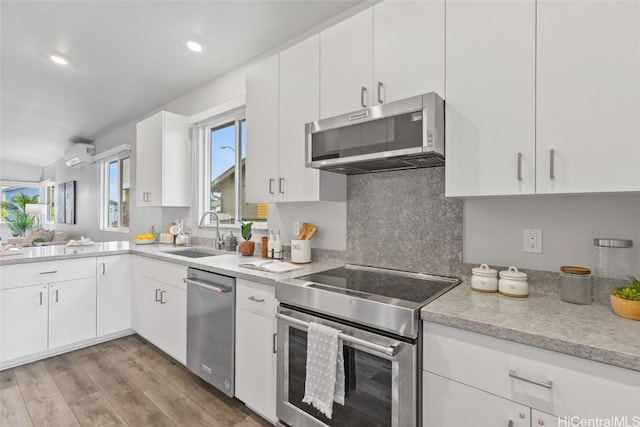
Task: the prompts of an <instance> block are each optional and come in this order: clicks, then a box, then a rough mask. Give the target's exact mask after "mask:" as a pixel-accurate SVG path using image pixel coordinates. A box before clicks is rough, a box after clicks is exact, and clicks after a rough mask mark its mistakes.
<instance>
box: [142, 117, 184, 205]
mask: <svg viewBox="0 0 640 427" xmlns="http://www.w3.org/2000/svg"><path fill="white" fill-rule="evenodd" d="M162 114H163V122H162V128H161V132H162V134H161V138H162V163H161V164H160V168H161V174H162V179H161V180H160V181H159V182H161V183H162V185H161V186H157V188H156V187H151V195H150V199H151V204H152V205H154V206H156V203H158V204H157V206H191V170H192V168H191V141H190V139H189V118H188V117H186V116H182V115H180V114H174V113H170V112H168V111H163V113H162ZM160 192H161V193H160Z"/></svg>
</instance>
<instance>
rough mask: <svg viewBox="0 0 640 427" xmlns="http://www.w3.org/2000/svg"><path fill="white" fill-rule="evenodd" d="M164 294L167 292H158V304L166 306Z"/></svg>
mask: <svg viewBox="0 0 640 427" xmlns="http://www.w3.org/2000/svg"><path fill="white" fill-rule="evenodd" d="M166 293H167V291H162V292H160V304H166V303H167V301H165V299H164V294H166Z"/></svg>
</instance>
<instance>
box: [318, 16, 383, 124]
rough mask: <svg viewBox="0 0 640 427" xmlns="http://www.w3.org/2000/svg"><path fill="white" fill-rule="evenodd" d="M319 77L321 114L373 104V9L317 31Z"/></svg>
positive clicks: (346, 110) (335, 113)
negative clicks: (318, 37) (318, 38)
mask: <svg viewBox="0 0 640 427" xmlns="http://www.w3.org/2000/svg"><path fill="white" fill-rule="evenodd" d="M320 79H321V80H320V118H326V117H331V116H336V115H338V114H344V113H348V112H350V111H354V110H357V109H359V108H364V107H370V106H371V105H373V104H372V102H373V99H374V96H373V93H372V89H373V88H372V82H373V9H371V8H369V9H366V10H365V11H363V12H360V13H358V14H357V15H354V16H352V17H350V18H349V19H347V20H345V21H342V22H340V23H338V24H336V25H334V26H333V27H331V28H328V29H327V30H325V31H323V32H322V33H320Z"/></svg>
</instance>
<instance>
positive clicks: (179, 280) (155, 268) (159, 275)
mask: <svg viewBox="0 0 640 427" xmlns="http://www.w3.org/2000/svg"><path fill="white" fill-rule="evenodd" d="M142 275H143V276H144V277H148V278H149V279H153V280H157V281H158V282H162V283H166V284H168V285H171V286H175V287H177V288H180V289H187V285H186V283H184V279H185V278H186V277H187V267H185V266H183V265H177V264H171V263H168V262H162V261H156V260H154V259H149V258H142Z"/></svg>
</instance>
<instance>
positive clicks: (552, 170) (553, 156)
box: [549, 148, 556, 179]
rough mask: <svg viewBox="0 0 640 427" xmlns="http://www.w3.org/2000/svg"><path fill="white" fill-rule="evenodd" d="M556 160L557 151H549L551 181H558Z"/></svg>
mask: <svg viewBox="0 0 640 427" xmlns="http://www.w3.org/2000/svg"><path fill="white" fill-rule="evenodd" d="M555 160H556V150H554V149H553V148H552V149H551V150H549V178H551V179H556V172H555Z"/></svg>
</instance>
